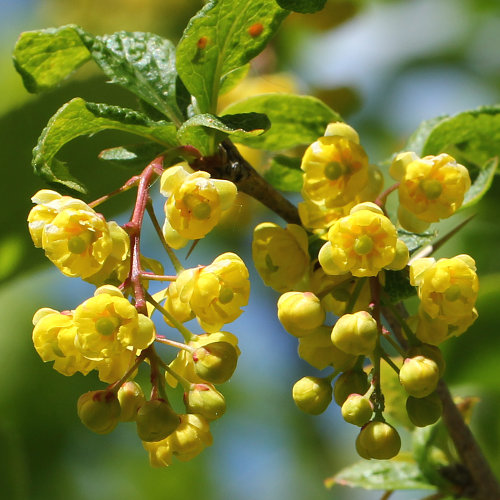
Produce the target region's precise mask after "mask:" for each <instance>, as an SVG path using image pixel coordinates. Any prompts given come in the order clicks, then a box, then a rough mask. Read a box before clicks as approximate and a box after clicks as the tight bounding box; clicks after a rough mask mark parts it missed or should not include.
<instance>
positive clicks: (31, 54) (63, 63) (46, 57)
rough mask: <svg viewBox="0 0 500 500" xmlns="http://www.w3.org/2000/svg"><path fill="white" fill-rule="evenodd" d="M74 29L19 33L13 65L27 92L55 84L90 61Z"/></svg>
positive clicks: (86, 50)
mask: <svg viewBox="0 0 500 500" xmlns="http://www.w3.org/2000/svg"><path fill="white" fill-rule="evenodd" d="M76 28H77V27H76V26H71V25H69V26H62V27H61V28H50V29H46V30H41V31H27V32H25V33H22V34H21V36H20V37H19V39H18V41H17V43H16V46H15V48H14V55H13V59H14V65H15V67H16V70H17V71H18V72H19V73H20V75H21V76H22V78H23V83H24V86H25V87H26V89H27V90H28V92H33V93H35V92H43V91H44V90H47V89H50V88H52V87H54V86H56V85H58V84H59V83H60V82H61V81H62V80H64V79H65V78H67V77H68V76H69V75H70V74H71V73H73V71H75V70H76V69H78V68H79V67H80V66H81V65H82V64H84V63H86V62H87V61H89V60H90V58H91V55H90V52H89V50H88V49H87V47H85V45H84V44H83V42H82V40H81V38H80V35H79V34H78V32H77V31H76Z"/></svg>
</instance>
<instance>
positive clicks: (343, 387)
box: [333, 370, 370, 406]
mask: <svg viewBox="0 0 500 500" xmlns="http://www.w3.org/2000/svg"><path fill="white" fill-rule="evenodd" d="M369 387H370V383H369V382H368V376H367V375H366V373H365V372H364V371H363V370H349V371H347V372H344V373H342V375H340V376H339V378H337V380H336V382H335V385H334V387H333V397H334V398H335V402H336V403H337V404H338V405H339V406H342V405H343V404H344V402H345V400H346V399H347V398H348V397H349V394H364V393H365V392H366V391H367V390H368V388H369Z"/></svg>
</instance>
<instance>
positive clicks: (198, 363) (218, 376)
mask: <svg viewBox="0 0 500 500" xmlns="http://www.w3.org/2000/svg"><path fill="white" fill-rule="evenodd" d="M193 361H194V368H195V371H196V374H197V375H198V376H199V377H200V378H202V379H203V380H206V381H207V382H211V383H212V384H222V383H223V382H226V381H227V380H229V379H230V378H231V376H232V374H233V373H234V370H235V369H236V364H237V362H238V353H237V351H236V349H235V348H234V346H233V345H232V344H230V343H229V342H212V343H210V344H206V345H204V346H202V347H198V348H197V349H195V350H194V352H193Z"/></svg>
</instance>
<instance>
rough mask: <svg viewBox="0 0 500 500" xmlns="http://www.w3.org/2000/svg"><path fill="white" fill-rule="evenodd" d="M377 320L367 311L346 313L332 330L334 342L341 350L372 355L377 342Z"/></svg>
mask: <svg viewBox="0 0 500 500" xmlns="http://www.w3.org/2000/svg"><path fill="white" fill-rule="evenodd" d="M377 334H378V328H377V322H376V321H375V320H374V319H373V318H372V316H371V315H370V313H368V312H366V311H358V312H356V313H354V314H344V315H343V316H342V317H341V318H339V319H338V321H337V322H336V323H335V326H334V327H333V330H332V342H333V343H334V345H336V346H337V347H338V348H339V349H340V350H342V351H344V352H347V353H348V354H353V355H355V356H359V355H370V354H372V353H373V350H374V349H375V344H376V342H377Z"/></svg>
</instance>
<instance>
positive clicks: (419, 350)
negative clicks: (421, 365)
mask: <svg viewBox="0 0 500 500" xmlns="http://www.w3.org/2000/svg"><path fill="white" fill-rule="evenodd" d="M415 356H424V358H429V359H432V361H434V362H435V363H436V364H437V365H438V368H439V376H440V377H442V376H443V373H444V370H445V368H446V362H445V360H444V357H443V353H442V352H441V349H439V347H437V346H435V345H431V344H421V345H419V346H416V347H411V348H410V349H409V350H408V357H409V358H414V357H415Z"/></svg>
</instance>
